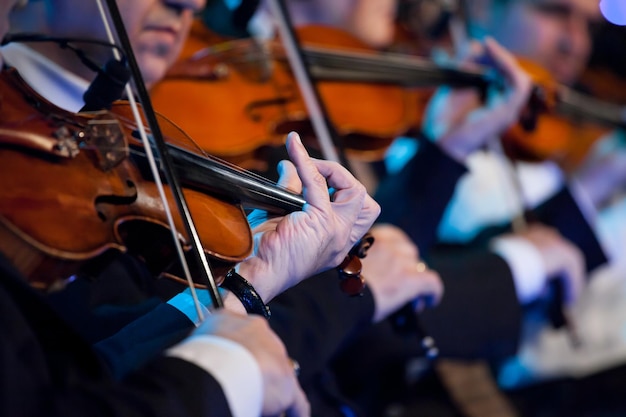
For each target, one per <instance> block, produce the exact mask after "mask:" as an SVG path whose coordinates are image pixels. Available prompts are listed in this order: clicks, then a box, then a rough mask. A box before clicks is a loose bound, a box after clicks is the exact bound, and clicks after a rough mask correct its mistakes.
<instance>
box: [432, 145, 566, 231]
mask: <svg viewBox="0 0 626 417" xmlns="http://www.w3.org/2000/svg"><path fill="white" fill-rule="evenodd" d="M508 164H509V163H508V161H506V159H505V158H504V157H503V156H502V155H498V154H497V153H495V152H492V151H478V152H474V153H472V154H471V155H470V156H469V157H468V158H467V160H466V165H467V168H468V172H467V173H466V174H465V175H464V176H463V177H462V178H461V180H460V181H459V183H458V184H457V187H456V190H455V193H454V195H453V197H452V200H451V201H450V204H449V205H448V208H447V210H446V212H445V214H444V217H443V219H442V222H441V225H440V227H439V237H440V238H441V239H442V240H444V241H447V242H459V243H465V242H468V241H469V240H471V239H472V238H474V237H475V236H476V234H477V233H478V232H479V231H480V230H481V229H483V228H484V227H485V226H489V225H494V224H500V223H505V222H508V221H510V220H511V219H512V218H513V217H515V216H517V215H518V214H520V213H521V211H522V209H523V207H524V206H525V207H536V206H537V205H539V204H540V203H541V202H543V201H545V200H546V199H547V198H549V197H550V196H551V195H553V194H554V193H555V192H557V191H558V190H559V188H560V187H561V186H562V185H563V175H562V174H561V170H560V169H559V168H558V167H557V166H556V165H555V164H554V163H552V162H544V163H537V164H531V163H519V164H517V172H518V178H519V183H520V185H521V188H522V196H521V197H522V198H523V202H524V204H523V205H522V204H520V197H519V196H518V195H517V193H516V191H515V190H516V187H515V184H514V183H513V182H512V179H511V175H510V172H509V169H508V166H507V165H508Z"/></svg>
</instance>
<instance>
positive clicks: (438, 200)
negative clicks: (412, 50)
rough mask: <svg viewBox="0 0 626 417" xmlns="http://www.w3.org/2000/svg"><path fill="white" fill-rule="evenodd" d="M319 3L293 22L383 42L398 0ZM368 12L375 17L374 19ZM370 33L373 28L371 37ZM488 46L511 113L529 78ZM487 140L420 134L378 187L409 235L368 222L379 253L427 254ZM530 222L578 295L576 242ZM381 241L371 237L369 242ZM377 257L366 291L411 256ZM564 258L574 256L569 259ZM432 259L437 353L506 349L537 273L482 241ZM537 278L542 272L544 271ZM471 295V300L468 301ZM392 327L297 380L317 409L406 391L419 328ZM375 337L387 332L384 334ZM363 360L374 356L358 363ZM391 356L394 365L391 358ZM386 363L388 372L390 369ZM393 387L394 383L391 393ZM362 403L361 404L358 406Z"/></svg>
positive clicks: (255, 22)
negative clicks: (471, 159)
mask: <svg viewBox="0 0 626 417" xmlns="http://www.w3.org/2000/svg"><path fill="white" fill-rule="evenodd" d="M321 3H323V2H313V1H298V2H296V1H293V2H289V3H288V4H287V5H288V7H289V9H290V11H291V13H292V19H293V20H294V22H295V23H296V24H297V25H305V24H327V25H336V26H338V27H342V28H347V29H348V30H349V31H350V32H351V33H352V34H353V35H355V36H356V37H358V38H360V39H362V40H364V41H365V42H369V43H370V44H371V45H372V46H376V47H381V46H384V45H385V44H386V43H388V42H390V41H391V34H393V30H392V28H391V25H392V24H393V18H392V17H391V15H390V14H389V13H390V12H391V10H393V9H394V7H395V4H393V5H392V4H391V2H376V1H356V2H349V1H342V2H339V3H337V2H334V3H333V4H332V5H327V6H326V7H324V5H323V4H321ZM351 8H352V9H351ZM347 10H358V11H371V12H372V13H371V14H369V15H368V16H367V18H364V19H363V21H368V19H372V20H369V22H370V23H369V24H368V26H367V27H370V28H376V29H379V28H382V30H372V31H370V33H368V32H367V31H360V30H359V28H363V27H365V26H360V25H359V24H357V22H354V21H353V20H352V19H353V18H356V16H357V15H358V13H347V12H346V11H347ZM342 11H343V13H342ZM371 21H374V22H376V23H371ZM262 25H264V26H262ZM268 27H269V28H270V30H268ZM271 27H272V24H271V16H269V15H268V11H267V9H264V8H263V5H262V6H261V9H260V11H259V13H258V14H257V16H255V17H253V18H252V21H251V24H250V31H251V32H252V33H258V34H267V33H268V32H269V33H271ZM375 34H378V35H380V36H376V37H375V39H374V38H373V37H374V35H375ZM368 36H370V37H368ZM489 53H491V54H492V55H493V57H494V59H495V60H496V61H498V62H499V63H500V62H501V63H502V67H503V68H502V71H503V72H504V73H505V76H506V77H511V78H513V77H518V79H519V80H518V83H516V84H515V83H513V84H510V85H508V88H507V91H506V93H507V96H510V100H509V101H507V102H506V103H504V104H503V105H502V106H500V109H499V110H498V111H497V112H498V113H499V114H500V115H508V114H509V112H515V111H519V109H520V107H521V106H522V104H523V103H524V102H525V100H526V98H527V96H528V94H529V91H530V83H529V82H528V80H524V75H523V73H522V72H521V71H520V70H519V69H518V68H517V66H516V64H515V63H514V62H512V61H511V58H510V57H509V56H508V54H507V53H506V52H505V51H503V49H502V48H501V47H499V46H498V45H496V44H495V43H492V45H490V49H489ZM512 119H513V118H512V117H511V120H503V121H502V122H501V125H502V129H504V128H505V127H506V125H507V123H511V122H512V121H513V120H512ZM485 141H486V138H485V137H479V138H473V137H470V136H467V135H459V136H458V137H457V138H456V140H452V138H451V140H450V141H445V142H444V141H442V142H441V143H437V144H432V143H429V142H427V141H424V140H421V141H420V149H421V152H420V154H419V157H418V158H416V160H415V162H414V163H413V164H412V167H411V172H410V174H411V175H410V182H405V181H397V182H393V181H390V182H389V183H385V185H384V186H382V187H381V188H380V190H381V191H380V193H379V194H380V195H382V196H383V197H384V200H383V201H384V202H385V203H386V206H385V211H384V212H383V217H384V220H385V221H387V222H390V223H394V224H399V225H400V226H404V225H405V224H404V223H402V222H404V221H406V220H407V219H410V220H411V221H413V222H414V224H412V225H411V226H412V227H410V228H406V229H405V231H406V232H407V233H408V234H409V235H410V237H411V239H412V240H413V243H411V242H410V241H409V240H408V239H406V236H403V234H402V233H400V232H399V231H398V229H397V228H394V227H388V226H384V225H383V226H379V227H378V228H374V234H376V231H377V230H378V231H380V234H379V236H380V238H379V241H380V243H383V244H384V245H385V247H383V248H382V249H380V250H381V251H383V250H384V252H381V254H380V256H381V257H380V259H390V260H391V259H395V260H396V261H395V262H398V261H397V260H399V259H403V258H404V259H409V258H414V256H410V257H407V256H406V254H407V253H411V252H413V253H414V252H415V250H416V249H415V247H414V246H413V248H412V249H411V246H412V245H413V244H415V243H417V246H418V247H419V257H420V259H424V258H425V259H430V257H429V252H430V248H431V247H432V246H433V245H434V244H435V242H436V240H437V237H436V232H437V230H436V228H437V225H438V223H439V220H440V219H441V217H442V215H443V212H444V210H445V207H446V205H447V203H448V201H449V199H450V198H451V195H452V192H453V190H454V186H455V184H456V182H457V181H458V179H459V177H460V176H461V175H463V173H464V172H466V168H465V166H464V165H463V162H464V160H465V156H466V155H467V154H469V153H471V152H472V151H474V150H476V149H478V148H480V147H481V146H483V144H484V143H485ZM407 178H409V177H407ZM407 190H411V192H407ZM403 200H406V201H408V202H410V204H411V205H410V209H409V210H404V209H405V208H406V207H407V206H406V205H405V202H404V201H403ZM536 229H537V230H533V231H530V232H529V233H528V235H529V236H528V240H529V241H531V240H532V241H533V242H535V241H537V242H538V243H537V245H540V244H541V245H543V246H544V247H549V248H550V249H551V255H550V258H551V259H552V258H555V255H554V254H557V255H558V257H557V258H556V259H557V260H556V262H554V265H552V266H551V268H552V269H553V270H554V271H555V272H556V271H558V272H561V269H562V268H564V265H566V267H567V272H568V273H569V276H570V277H571V281H572V282H573V283H574V284H576V285H573V286H572V289H573V290H574V293H573V294H572V298H575V296H576V294H578V288H579V286H580V285H579V283H580V282H581V281H582V270H583V266H582V261H581V257H580V254H579V250H578V249H577V248H575V247H574V246H573V245H572V244H570V243H569V242H567V241H565V240H564V239H563V238H561V236H559V235H558V233H556V232H554V231H552V230H549V229H545V228H539V227H537V228H536ZM394 245H395V246H394ZM381 246H382V245H375V246H374V247H373V248H372V251H375V250H377V248H381ZM385 252H386V253H385ZM546 253H547V252H546ZM403 254H404V256H403ZM372 255H373V253H372ZM370 259H371V262H370ZM375 259H376V258H375V257H374V256H372V258H370V257H369V256H368V257H367V258H365V260H364V269H363V274H364V276H365V278H366V280H367V281H368V282H369V283H370V287H371V288H372V291H374V288H375V286H374V282H376V281H381V282H382V281H384V280H385V279H390V278H391V276H392V275H395V276H396V277H400V276H402V275H403V274H406V273H407V272H408V271H409V270H410V269H411V268H410V262H408V261H406V260H405V261H403V263H405V264H406V265H407V267H406V268H397V269H395V268H394V270H393V271H389V270H388V269H385V265H388V264H389V263H391V262H384V261H383V262H376V260H375ZM571 261H573V263H572V265H571V266H570V262H571ZM433 262H436V263H433V264H431V265H432V266H433V267H435V268H436V270H437V271H438V272H439V273H440V276H441V278H442V280H443V281H444V284H445V287H446V291H445V296H444V297H443V299H442V302H441V305H439V306H438V307H437V308H435V309H432V310H430V311H426V312H424V313H422V314H421V316H422V320H423V321H424V323H425V325H426V326H427V328H428V331H429V332H430V333H431V334H432V335H434V337H435V339H436V340H437V341H438V345H439V347H440V350H441V352H442V356H452V357H465V358H485V357H486V358H489V359H492V360H494V361H495V362H498V361H500V360H502V359H503V358H505V357H507V356H508V355H511V354H513V353H514V352H515V351H516V349H517V347H518V341H519V337H520V333H521V327H520V317H521V309H520V303H526V302H529V301H532V300H534V299H536V298H537V297H539V295H540V294H541V291H542V288H543V281H540V282H539V283H538V284H537V285H534V286H533V285H531V286H530V288H526V287H524V286H523V285H521V284H519V281H516V280H515V279H514V277H513V273H514V271H513V267H512V266H511V265H509V264H507V262H506V261H505V259H504V257H503V255H501V254H499V253H496V252H494V251H491V250H488V249H486V248H478V249H476V250H469V251H468V250H464V251H462V252H460V254H459V258H458V260H457V261H456V262H448V261H446V260H443V261H439V260H437V259H433ZM413 265H414V266H413V268H416V267H415V263H413ZM422 265H423V264H422ZM377 266H378V268H377ZM417 268H419V266H417ZM541 274H543V271H542V272H541ZM541 279H542V280H543V279H544V277H543V275H541ZM397 282H398V284H399V285H401V286H398V287H397V289H398V290H400V291H401V289H402V288H409V286H408V283H404V284H403V283H402V281H400V280H398V281H397ZM308 285H313V281H309V282H305V283H303V284H302V286H303V287H307V286H308ZM289 295H290V294H289V292H287V293H285V294H284V295H282V296H281V297H280V298H282V299H285V298H288V297H289ZM468 299H469V300H476V301H475V302H473V303H468V302H467V300H468ZM405 300H406V299H405ZM405 300H403V301H405ZM450 323H454V325H450ZM391 328H392V324H391V321H387V320H383V321H381V322H380V323H379V324H378V325H377V326H376V327H375V328H374V329H372V330H369V331H366V332H365V333H357V332H353V337H352V338H351V340H352V341H353V342H352V343H351V344H350V345H349V347H348V348H347V349H346V348H344V349H342V350H341V351H339V354H338V355H337V356H336V357H335V359H334V360H333V364H334V369H333V368H331V369H330V370H328V369H327V370H326V371H325V372H323V373H321V374H320V375H318V376H317V378H315V379H313V380H312V381H311V384H310V385H306V386H303V388H304V389H305V391H306V392H307V394H308V395H309V398H310V399H311V402H312V407H313V410H314V411H316V412H319V413H320V414H323V415H333V413H335V414H336V413H337V412H338V410H337V403H338V404H342V400H341V398H342V397H341V395H342V394H345V393H346V392H347V393H348V394H349V395H350V396H351V398H350V399H351V400H353V401H355V400H356V401H357V408H356V412H357V413H362V414H364V415H368V413H369V415H380V414H381V413H382V409H381V408H379V407H382V406H383V404H385V403H386V404H388V403H389V402H390V401H392V400H393V399H395V398H396V397H397V396H399V395H401V393H402V392H403V391H402V390H403V388H402V387H401V385H402V384H403V383H404V376H403V374H404V372H405V371H406V370H404V369H402V366H404V365H400V366H399V368H398V369H397V371H398V372H397V373H396V365H398V364H401V363H403V364H409V362H410V361H411V360H413V359H415V358H416V357H418V356H419V355H420V353H421V348H420V347H419V344H418V340H417V338H402V337H398V336H397V335H395V334H394V332H393V331H392V329H391ZM459 329H465V331H463V332H460V331H459ZM381 340H384V341H385V342H384V343H381ZM361 346H368V347H369V349H367V351H363V350H362V349H359V348H360V347H361ZM363 362H368V363H371V364H372V365H370V366H367V367H364V366H362V363H363ZM392 363H393V366H391V364H392ZM392 369H393V371H392ZM336 371H338V372H340V373H341V374H342V377H341V382H342V384H343V387H342V388H343V389H344V392H343V393H341V394H339V392H338V391H337V390H336V389H335V387H334V386H333V385H332V384H330V383H328V381H329V380H330V378H331V375H332V374H331V373H330V372H336ZM391 372H393V378H395V380H392V379H390V378H391V377H390V373H391ZM407 372H408V371H407ZM324 381H326V382H324ZM394 387H399V388H400V389H399V390H397V391H396V392H394V393H391V391H392V390H393V388H394ZM383 397H384V398H383ZM328 398H335V399H336V401H328ZM361 405H363V406H362V407H359V406H361ZM372 405H373V406H372ZM344 406H345V404H344ZM322 410H323V411H322ZM353 411H354V409H353Z"/></svg>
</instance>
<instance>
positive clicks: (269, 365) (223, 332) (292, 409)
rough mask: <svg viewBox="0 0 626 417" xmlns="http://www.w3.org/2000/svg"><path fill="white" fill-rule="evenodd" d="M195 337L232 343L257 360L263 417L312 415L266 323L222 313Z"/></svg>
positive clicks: (211, 317)
mask: <svg viewBox="0 0 626 417" xmlns="http://www.w3.org/2000/svg"><path fill="white" fill-rule="evenodd" d="M194 333H195V334H211V335H215V336H219V337H223V338H226V339H229V340H232V341H233V342H235V343H237V344H239V345H241V346H243V347H244V348H246V349H247V350H248V351H249V352H250V353H251V354H252V356H254V358H255V359H256V361H257V363H258V364H259V367H260V369H261V375H262V378H263V415H268V416H272V415H279V414H280V413H282V412H286V413H287V415H288V416H296V417H299V416H309V415H310V406H309V403H308V401H307V399H306V396H305V395H304V392H303V391H302V388H300V385H299V383H298V380H297V378H296V374H295V372H294V368H293V362H292V361H291V359H289V357H288V356H287V351H286V349H285V346H284V345H283V343H282V342H281V340H280V339H279V338H278V336H276V334H275V333H274V332H273V331H272V330H271V329H270V327H269V325H268V324H267V320H265V319H263V318H261V317H258V316H245V315H239V314H234V313H228V312H226V311H219V312H215V313H213V314H211V315H210V316H208V317H207V319H206V320H205V321H204V322H203V323H202V324H201V325H200V327H198V328H197V329H196V330H195V331H194ZM244 394H245V393H242V395H244Z"/></svg>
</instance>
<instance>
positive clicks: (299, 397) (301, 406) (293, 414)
mask: <svg viewBox="0 0 626 417" xmlns="http://www.w3.org/2000/svg"><path fill="white" fill-rule="evenodd" d="M296 384H297V382H296ZM285 415H286V417H309V416H310V415H311V405H310V404H309V400H307V398H306V395H305V394H304V391H302V388H300V385H299V384H298V386H297V389H296V392H295V399H294V402H293V404H292V405H291V406H290V407H289V408H288V409H287V412H286V413H285Z"/></svg>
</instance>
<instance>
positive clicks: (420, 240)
mask: <svg viewBox="0 0 626 417" xmlns="http://www.w3.org/2000/svg"><path fill="white" fill-rule="evenodd" d="M465 172H467V169H466V168H465V167H464V166H463V165H462V164H460V163H458V162H456V161H455V160H453V159H452V158H450V157H449V156H448V155H446V154H445V153H444V152H443V151H442V150H441V149H440V148H439V147H438V146H436V145H435V144H433V143H432V142H430V141H429V140H427V139H424V138H422V139H420V143H419V150H418V152H417V154H416V155H415V156H414V157H413V158H412V159H411V160H410V161H409V163H408V164H407V165H406V166H405V167H404V168H403V169H402V170H401V171H400V172H399V173H398V174H396V175H392V176H390V177H387V178H386V179H385V180H384V181H383V182H382V183H381V184H380V186H379V187H378V191H377V192H376V196H375V199H376V201H377V202H378V203H379V204H380V205H381V208H382V212H381V215H380V217H379V219H378V222H380V223H391V224H394V225H396V226H398V227H400V228H401V229H402V230H404V231H405V232H406V233H407V234H408V235H409V236H410V237H411V239H412V240H413V242H414V243H415V244H416V245H417V246H418V248H419V250H420V253H422V254H423V255H424V256H426V254H427V253H428V251H429V249H430V248H431V247H432V246H433V245H434V244H435V243H436V241H437V229H438V226H439V223H440V222H441V218H442V216H443V213H444V212H445V209H446V207H447V205H448V203H449V201H450V199H451V198H452V195H453V194H454V190H455V187H456V184H457V182H458V181H459V179H460V178H461V176H462V175H463V174H464V173H465Z"/></svg>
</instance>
